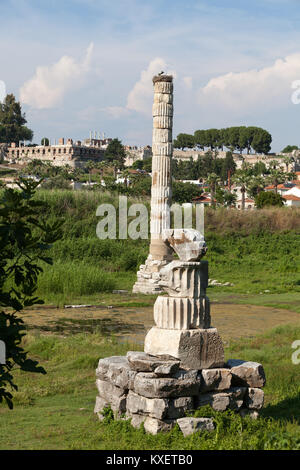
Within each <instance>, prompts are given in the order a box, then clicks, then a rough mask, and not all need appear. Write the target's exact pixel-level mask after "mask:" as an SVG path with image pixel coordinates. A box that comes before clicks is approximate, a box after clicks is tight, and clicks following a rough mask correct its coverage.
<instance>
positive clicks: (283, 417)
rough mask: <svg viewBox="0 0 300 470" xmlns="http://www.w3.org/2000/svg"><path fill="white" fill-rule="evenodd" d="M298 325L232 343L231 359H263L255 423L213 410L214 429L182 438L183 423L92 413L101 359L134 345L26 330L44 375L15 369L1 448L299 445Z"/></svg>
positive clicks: (206, 411)
mask: <svg viewBox="0 0 300 470" xmlns="http://www.w3.org/2000/svg"><path fill="white" fill-rule="evenodd" d="M299 338H300V328H292V327H280V328H277V329H275V330H272V331H270V332H268V333H266V334H264V335H261V336H258V337H256V338H253V339H251V340H246V341H245V340H241V341H238V342H235V343H231V344H230V345H229V347H227V348H226V357H227V358H230V357H234V358H241V359H247V360H254V361H259V362H261V363H263V365H264V367H265V371H266V376H267V385H266V387H265V407H264V408H263V411H262V413H261V417H260V418H258V420H251V419H250V418H244V419H241V418H240V417H239V416H238V415H235V414H234V413H233V412H226V413H217V412H213V411H212V410H211V409H210V408H206V407H205V408H203V409H202V410H201V411H200V410H198V411H196V412H195V416H213V418H214V421H215V424H216V430H215V431H214V432H212V433H202V434H200V433H197V434H194V435H192V436H189V437H186V438H184V437H183V436H182V434H181V432H180V430H179V428H177V427H176V428H174V429H173V430H172V431H171V432H169V433H167V434H160V435H158V436H152V435H149V434H146V433H145V431H144V430H143V427H141V428H140V429H134V428H132V427H131V426H130V422H129V421H111V420H109V419H107V420H106V421H104V422H100V421H98V418H96V416H95V415H94V414H93V407H94V403H95V397H96V392H97V391H96V387H95V376H94V374H95V368H96V365H97V361H98V360H99V358H101V357H107V356H111V355H123V354H126V352H127V351H128V350H129V349H136V346H135V345H132V344H127V343H120V342H119V341H117V340H115V339H113V338H105V337H103V336H101V335H99V334H98V333H94V334H78V335H74V336H68V337H64V338H63V337H56V336H42V335H39V334H38V333H37V334H36V335H29V336H27V338H26V348H27V349H28V350H29V351H30V353H31V356H33V357H34V358H36V359H38V360H39V361H40V363H41V364H42V365H43V366H44V367H45V369H46V370H47V374H46V375H40V374H30V373H17V374H16V378H17V383H18V385H19V391H18V392H17V393H16V395H15V408H14V410H12V411H11V410H8V409H7V408H6V407H5V406H4V405H2V406H0V418H1V428H0V449H106V450H118V449H119V450H121V449H122V450H130V449H135V450H139V449H159V450H164V449H167V450H172V449H174V450H175V449H177V450H182V449H188V450H190V449H210V450H212V449H226V450H229V449H252V450H254V449H300V385H299V384H300V364H299V365H294V364H292V361H291V354H292V352H293V349H292V348H291V344H292V342H293V341H294V340H295V339H299Z"/></svg>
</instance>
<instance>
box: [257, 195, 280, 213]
mask: <svg viewBox="0 0 300 470" xmlns="http://www.w3.org/2000/svg"><path fill="white" fill-rule="evenodd" d="M255 205H256V207H257V208H258V209H262V208H263V207H269V206H279V207H281V206H283V199H282V197H281V195H280V194H278V193H274V192H273V191H261V192H260V193H259V194H258V195H257V196H256V198H255Z"/></svg>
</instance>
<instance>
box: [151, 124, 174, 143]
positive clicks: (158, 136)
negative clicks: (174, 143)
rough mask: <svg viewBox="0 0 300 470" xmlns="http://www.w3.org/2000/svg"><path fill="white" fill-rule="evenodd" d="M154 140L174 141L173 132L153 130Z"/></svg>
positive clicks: (169, 130)
mask: <svg viewBox="0 0 300 470" xmlns="http://www.w3.org/2000/svg"><path fill="white" fill-rule="evenodd" d="M153 140H155V142H162V143H166V142H170V141H171V140H172V130H171V129H156V128H154V129H153Z"/></svg>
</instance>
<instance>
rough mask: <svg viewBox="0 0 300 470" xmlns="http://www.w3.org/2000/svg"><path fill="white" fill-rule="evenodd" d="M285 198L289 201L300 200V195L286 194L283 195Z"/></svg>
mask: <svg viewBox="0 0 300 470" xmlns="http://www.w3.org/2000/svg"><path fill="white" fill-rule="evenodd" d="M282 197H283V199H286V200H287V201H300V197H298V196H294V194H286V195H285V196H282Z"/></svg>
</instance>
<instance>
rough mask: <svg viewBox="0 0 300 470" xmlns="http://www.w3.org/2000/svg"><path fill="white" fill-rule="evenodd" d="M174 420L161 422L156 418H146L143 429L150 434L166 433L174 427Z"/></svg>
mask: <svg viewBox="0 0 300 470" xmlns="http://www.w3.org/2000/svg"><path fill="white" fill-rule="evenodd" d="M175 424H176V419H174V420H165V421H161V420H159V419H156V418H150V417H147V418H146V419H145V421H144V428H145V431H146V432H149V433H150V434H154V435H155V434H158V433H159V432H168V431H171V429H172V428H173V427H174V426H175Z"/></svg>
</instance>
